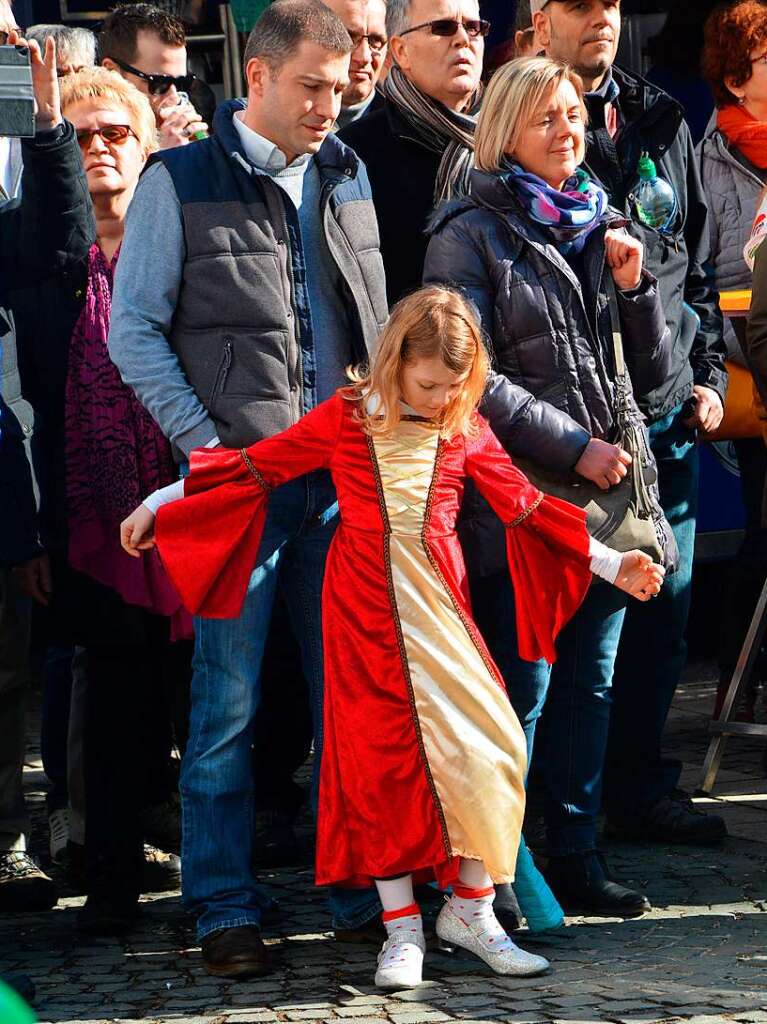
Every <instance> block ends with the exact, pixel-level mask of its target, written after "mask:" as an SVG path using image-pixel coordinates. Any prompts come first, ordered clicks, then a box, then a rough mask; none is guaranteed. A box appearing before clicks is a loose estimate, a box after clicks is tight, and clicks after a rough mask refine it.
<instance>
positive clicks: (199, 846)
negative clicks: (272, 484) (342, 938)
mask: <svg viewBox="0 0 767 1024" xmlns="http://www.w3.org/2000/svg"><path fill="white" fill-rule="evenodd" d="M337 522H338V505H337V503H336V496H335V491H334V489H333V486H332V483H331V481H330V477H329V476H328V475H327V474H326V473H312V474H309V475H308V476H305V477H302V478H301V479H299V480H294V481H292V482H291V483H288V484H285V485H283V486H282V487H280V488H279V489H278V490H276V491H275V492H274V493H273V494H272V495H271V497H270V499H269V508H268V512H267V516H266V523H265V526H264V533H263V537H262V540H261V547H260V549H259V553H258V559H257V563H256V568H255V569H254V571H253V574H252V576H251V578H250V583H249V585H248V592H247V596H246V598H245V604H244V606H243V609H242V612H241V614H240V617H239V618H237V619H218V620H216V619H197V620H196V621H195V654H194V661H193V670H194V675H193V679H192V707H191V717H190V727H189V743H188V746H187V750H186V754H185V756H184V761H183V764H182V770H181V780H180V790H181V797H182V800H183V823H184V830H183V831H184V834H183V847H182V859H183V865H184V872H183V900H184V905H185V906H186V907H187V909H188V910H190V911H191V912H193V913H196V914H197V915H198V923H197V935H198V938H199V939H202V938H203V937H204V936H205V935H208V934H209V933H210V932H212V931H215V930H216V929H219V928H232V927H236V926H239V925H255V926H258V925H259V924H260V920H261V909H262V907H263V906H264V905H266V903H267V902H268V898H267V897H266V895H265V894H264V892H263V890H261V888H260V886H258V885H257V884H256V882H255V881H254V878H253V870H252V867H251V855H252V849H253V813H254V801H253V780H252V766H251V765H252V761H251V744H252V735H253V721H254V717H255V714H256V710H257V708H258V704H259V700H260V685H259V674H260V666H261V658H262V655H263V651H264V644H265V642H266V636H267V633H268V630H269V623H270V620H271V612H272V604H273V602H274V598H275V593H276V590H277V587H278V586H279V587H280V588H281V591H282V593H283V595H284V597H285V602H286V605H287V608H288V613H289V615H290V618H291V622H292V625H293V629H294V631H295V635H296V637H297V639H298V641H299V644H300V647H301V659H302V664H303V669H304V673H305V674H306V678H307V680H308V681H309V684H310V686H311V692H312V714H313V718H314V729H315V761H314V780H313V796H314V800H315V805H316V793H317V784H318V780H319V764H320V757H321V750H322V693H323V662H322V619H321V605H322V581H323V576H324V571H325V560H326V557H327V553H328V548H329V546H330V542H331V540H332V537H333V533H334V532H335V529H336V525H337ZM330 906H331V911H332V913H333V923H334V926H336V927H354V926H356V925H359V924H362V923H363V922H364V921H367V920H369V919H370V918H371V917H373V916H374V915H375V914H376V913H377V912H378V910H379V909H380V904H379V903H378V897H377V895H376V894H375V892H374V891H373V890H367V889H366V890H344V889H335V890H331V893H330Z"/></svg>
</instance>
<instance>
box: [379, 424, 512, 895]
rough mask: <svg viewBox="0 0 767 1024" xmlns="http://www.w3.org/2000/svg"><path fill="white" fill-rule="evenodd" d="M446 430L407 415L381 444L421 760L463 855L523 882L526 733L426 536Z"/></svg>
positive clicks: (497, 876)
mask: <svg viewBox="0 0 767 1024" xmlns="http://www.w3.org/2000/svg"><path fill="white" fill-rule="evenodd" d="M438 442H439V435H438V432H437V431H436V430H435V429H434V427H433V426H431V425H430V424H428V423H427V422H422V421H418V420H402V422H401V423H400V425H399V427H398V428H397V430H396V432H395V433H394V435H392V436H391V437H389V438H375V439H374V440H373V447H374V450H375V458H376V462H377V465H378V473H379V478H380V482H381V486H382V490H383V498H384V501H385V504H386V510H387V513H388V518H389V526H390V530H391V534H390V536H389V562H390V571H391V581H392V585H393V590H394V595H393V596H394V600H395V603H396V612H397V615H398V617H399V623H400V635H401V641H402V645H403V648H404V660H405V662H406V664H405V665H404V668H405V671H406V674H407V675H408V676H409V680H408V682H409V686H410V689H411V694H412V703H413V712H414V715H415V716H416V719H417V722H416V727H417V729H418V731H419V732H420V737H421V743H422V756H423V757H424V759H425V762H426V763H425V766H424V767H425V769H426V771H427V773H428V775H429V778H430V782H431V785H432V786H433V789H434V792H435V795H436V798H437V800H438V801H439V804H440V805H441V808H442V814H443V817H444V822H445V825H446V828H447V833H448V838H449V843H450V847H451V850H452V853H453V855H454V856H460V857H468V858H472V859H475V860H482V861H484V863H485V866H486V868H487V871H488V873H489V874H490V876H491V877H492V879H493V881H494V882H508V881H512V880H513V878H514V868H515V864H516V858H517V848H518V843H519V834H520V829H521V822H522V815H523V812H524V803H525V794H524V786H523V779H524V771H525V763H526V753H525V750H526V748H525V738H524V734H523V732H522V729H521V726H520V724H519V721H518V720H517V717H516V715H515V714H514V711H513V709H512V707H511V704H510V703H509V700H508V697H507V696H506V692H505V690H504V689H503V688H502V686H501V685H500V683H499V681H498V680H497V679H496V678H495V676H494V675H493V673H492V672H491V670H490V668H489V666H488V664H487V663H486V661H485V658H484V657H483V654H482V653H481V652H480V650H479V649H478V647H477V645H476V644H475V643H474V640H473V639H472V636H471V634H470V632H469V631H468V629H467V627H466V625H465V622H464V619H463V617H462V615H461V614H459V611H458V608H457V605H456V602H455V601H454V599H453V597H452V595H451V593H450V591H449V590H448V588H447V587H446V586H445V584H444V582H443V581H442V579H441V578H440V574H439V573H438V572H437V571H436V566H435V564H434V563H433V561H432V559H431V558H430V556H429V552H428V547H427V542H426V540H425V537H424V522H425V517H426V514H427V509H428V501H429V491H430V488H431V486H432V480H433V478H434V474H435V468H436V460H437V452H438Z"/></svg>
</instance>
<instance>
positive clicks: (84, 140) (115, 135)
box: [77, 124, 138, 153]
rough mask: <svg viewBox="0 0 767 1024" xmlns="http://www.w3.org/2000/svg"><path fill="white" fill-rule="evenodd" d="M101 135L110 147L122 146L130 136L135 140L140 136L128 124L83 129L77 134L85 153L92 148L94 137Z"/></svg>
mask: <svg viewBox="0 0 767 1024" xmlns="http://www.w3.org/2000/svg"><path fill="white" fill-rule="evenodd" d="M94 135H99V136H100V137H101V138H102V139H103V141H104V142H106V144H107V145H108V146H122V145H123V144H124V143H125V140H126V139H127V138H128V136H129V135H132V136H133V138H134V139H137V138H138V135H136V133H135V132H134V131H133V129H132V128H131V127H130V126H129V125H127V124H105V125H104V127H103V128H93V129H90V128H83V129H81V130H79V131H78V132H77V141H78V143H79V145H80V149H81V150H82V151H83V153H87V152H88V150H89V149H90V148H91V143H92V142H93V136H94Z"/></svg>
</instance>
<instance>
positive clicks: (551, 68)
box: [474, 57, 586, 172]
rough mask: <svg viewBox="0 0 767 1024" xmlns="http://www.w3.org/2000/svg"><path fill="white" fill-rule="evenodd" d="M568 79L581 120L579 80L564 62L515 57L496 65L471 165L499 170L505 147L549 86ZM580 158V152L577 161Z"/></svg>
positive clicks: (514, 143) (514, 141)
mask: <svg viewBox="0 0 767 1024" xmlns="http://www.w3.org/2000/svg"><path fill="white" fill-rule="evenodd" d="M562 82H570V84H571V85H572V86H573V88H574V89H575V91H576V93H577V94H578V99H579V100H580V103H581V111H582V113H583V120H584V123H585V121H586V106H585V104H584V102H583V80H582V79H581V77H580V75H578V74H576V73H575V71H573V70H572V68H570V67H569V66H568V65H567V64H562V63H561V62H560V61H556V60H549V58H548V57H519V58H517V59H516V60H511V61H509V63H508V64H504V65H503V66H502V67H500V68H498V70H497V71H496V73H495V74H494V75H493V77H492V78H491V79H490V84H489V85H488V87H487V90H486V91H485V98H484V99H483V101H482V110H481V111H480V114H479V119H478V121H477V130H476V132H475V133H474V166H475V167H478V168H479V169H480V170H482V171H490V172H493V171H498V170H500V168H501V166H502V164H503V161H504V157H505V155H506V152H507V150H508V151H509V152H511V153H513V152H514V151H515V150H516V149H517V148H518V146H519V140H520V138H521V136H522V132H523V131H524V130H525V128H527V126H528V125H529V124H530V122H531V120H532V119H533V115H534V114H535V111H536V109H537V108H538V106H539V104H540V103H542V102H543V100H544V99H545V98H546V96H547V95H548V94H549V92H551V91H552V89H556V88H558V87H559V86H560V85H561V83H562ZM582 159H583V153H581V154H580V157H579V159H578V163H580V162H581V160H582Z"/></svg>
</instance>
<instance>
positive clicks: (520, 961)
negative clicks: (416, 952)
mask: <svg viewBox="0 0 767 1024" xmlns="http://www.w3.org/2000/svg"><path fill="white" fill-rule="evenodd" d="M491 899H492V897H491ZM476 902H477V903H479V902H480V901H479V900H477V901H476ZM436 928H437V936H438V938H439V945H440V949H442V950H443V951H444V952H451V953H452V952H455V947H456V946H460V947H461V949H466V950H468V951H469V952H470V953H474V954H475V955H476V956H478V957H479V958H480V960H484V961H485V963H486V964H487V965H488V967H491V968H492V969H493V970H494V971H495V973H496V974H508V975H512V976H514V977H517V978H530V977H533V976H534V975H536V974H543V972H544V971H547V970H548V969H549V967H550V964H549V961H548V960H547V959H546V957H544V956H537V955H536V954H535V953H526V952H525V951H524V950H523V949H520V948H519V947H518V946H515V945H514V943H513V942H512V941H511V939H509V937H508V935H507V934H506V932H505V931H504V930H503V928H502V927H501V925H500V923H499V922H498V919H497V917H496V916H495V914H494V913H493V907H492V902H490V903H488V904H486V905H484V906H482V908H481V910H480V911H479V912H478V913H477V914H476V916H475V918H474V920H472V922H471V924H465V923H464V922H463V921H462V920H461V918H460V917H458V915H457V914H456V913H455V912H454V911H453V909H452V907H451V906H450V903H449V902H447V903H446V904H445V906H444V907H443V908H442V910H440V912H439V916H438V917H437V925H436ZM509 943H510V945H509Z"/></svg>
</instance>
